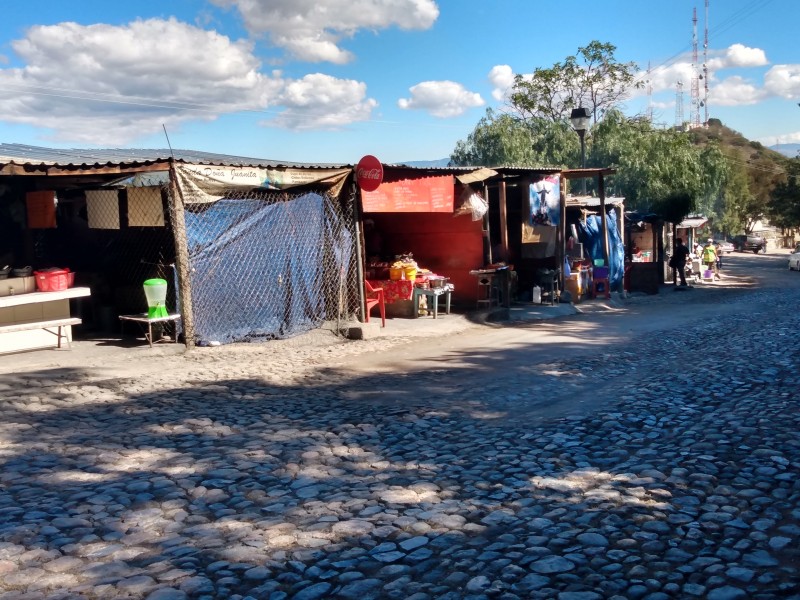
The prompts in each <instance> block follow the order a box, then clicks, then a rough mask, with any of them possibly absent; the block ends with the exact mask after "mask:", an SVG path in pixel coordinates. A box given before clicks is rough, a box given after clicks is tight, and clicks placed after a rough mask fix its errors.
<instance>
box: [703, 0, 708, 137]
mask: <svg viewBox="0 0 800 600" xmlns="http://www.w3.org/2000/svg"><path fill="white" fill-rule="evenodd" d="M703 127H708V0H706V22H705V36H704V37H703Z"/></svg>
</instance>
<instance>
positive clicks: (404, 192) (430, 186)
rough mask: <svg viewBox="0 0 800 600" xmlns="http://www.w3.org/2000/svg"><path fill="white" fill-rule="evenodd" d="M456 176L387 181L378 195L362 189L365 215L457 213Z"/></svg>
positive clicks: (378, 190)
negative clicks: (454, 177) (384, 213)
mask: <svg viewBox="0 0 800 600" xmlns="http://www.w3.org/2000/svg"><path fill="white" fill-rule="evenodd" d="M454 186H455V181H454V180H453V176H452V175H445V176H443V177H423V178H420V179H401V180H400V181H391V182H384V183H382V184H380V185H379V186H378V189H377V190H375V191H374V192H365V191H364V190H361V200H362V203H363V206H364V212H446V213H451V212H453V201H454V195H455V192H454Z"/></svg>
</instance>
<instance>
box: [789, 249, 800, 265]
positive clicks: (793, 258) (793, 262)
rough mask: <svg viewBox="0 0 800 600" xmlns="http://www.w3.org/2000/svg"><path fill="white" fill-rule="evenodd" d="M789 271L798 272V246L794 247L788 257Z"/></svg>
mask: <svg viewBox="0 0 800 600" xmlns="http://www.w3.org/2000/svg"><path fill="white" fill-rule="evenodd" d="M789 270H790V271H800V244H798V245H797V246H795V247H794V250H792V253H791V254H790V255H789Z"/></svg>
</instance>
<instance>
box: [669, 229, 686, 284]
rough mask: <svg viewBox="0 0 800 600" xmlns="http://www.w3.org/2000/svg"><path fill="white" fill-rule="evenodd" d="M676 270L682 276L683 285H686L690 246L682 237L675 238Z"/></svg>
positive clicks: (674, 255) (674, 256)
mask: <svg viewBox="0 0 800 600" xmlns="http://www.w3.org/2000/svg"><path fill="white" fill-rule="evenodd" d="M672 256H673V258H674V259H675V270H676V271H678V275H679V276H680V278H681V287H686V259H687V258H689V248H688V247H687V246H685V245H684V244H683V240H682V239H681V238H675V254H673V255H672Z"/></svg>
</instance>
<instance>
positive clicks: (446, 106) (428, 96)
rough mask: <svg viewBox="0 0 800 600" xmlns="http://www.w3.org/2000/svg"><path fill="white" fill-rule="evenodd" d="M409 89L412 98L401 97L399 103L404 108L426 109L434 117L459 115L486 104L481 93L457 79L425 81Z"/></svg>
mask: <svg viewBox="0 0 800 600" xmlns="http://www.w3.org/2000/svg"><path fill="white" fill-rule="evenodd" d="M409 91H410V92H411V98H401V99H400V100H398V101H397V105H398V106H399V107H400V108H402V109H404V110H424V111H427V112H428V113H430V114H431V115H433V116H434V117H441V118H447V117H457V116H459V115H462V114H464V113H465V112H466V111H467V110H468V109H470V108H474V107H476V106H483V104H484V101H483V98H481V96H480V94H476V93H474V92H470V91H467V90H466V89H465V88H464V86H463V85H461V84H460V83H456V82H455V81H423V82H422V83H418V84H417V85H415V86H413V87H411V88H410V89H409Z"/></svg>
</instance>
